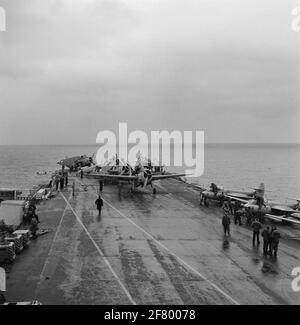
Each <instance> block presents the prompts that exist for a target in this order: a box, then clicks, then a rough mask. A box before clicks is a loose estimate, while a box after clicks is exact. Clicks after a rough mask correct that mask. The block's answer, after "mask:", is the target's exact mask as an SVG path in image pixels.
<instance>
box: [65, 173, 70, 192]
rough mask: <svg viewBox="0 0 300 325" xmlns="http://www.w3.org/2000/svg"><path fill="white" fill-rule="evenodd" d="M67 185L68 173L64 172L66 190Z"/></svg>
mask: <svg viewBox="0 0 300 325" xmlns="http://www.w3.org/2000/svg"><path fill="white" fill-rule="evenodd" d="M68 183H69V176H68V172H67V171H66V172H65V186H66V188H67V187H68Z"/></svg>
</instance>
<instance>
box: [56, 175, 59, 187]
mask: <svg viewBox="0 0 300 325" xmlns="http://www.w3.org/2000/svg"><path fill="white" fill-rule="evenodd" d="M58 185H59V176H58V175H56V176H55V189H56V191H58Z"/></svg>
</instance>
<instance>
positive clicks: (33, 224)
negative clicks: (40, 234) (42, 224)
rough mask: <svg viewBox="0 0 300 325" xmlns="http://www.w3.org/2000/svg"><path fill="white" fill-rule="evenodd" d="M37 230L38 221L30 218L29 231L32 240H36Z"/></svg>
mask: <svg viewBox="0 0 300 325" xmlns="http://www.w3.org/2000/svg"><path fill="white" fill-rule="evenodd" d="M38 230H39V228H38V221H37V219H36V217H33V218H31V225H30V231H31V234H32V239H37V234H36V233H37V231H38Z"/></svg>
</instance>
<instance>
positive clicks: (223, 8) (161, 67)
mask: <svg viewBox="0 0 300 325" xmlns="http://www.w3.org/2000/svg"><path fill="white" fill-rule="evenodd" d="M3 6H4V7H5V8H6V11H7V16H8V17H7V18H8V26H7V27H8V28H7V32H6V33H5V34H0V95H1V104H0V105H1V108H0V109H1V114H2V117H3V119H1V121H0V142H3V143H6V142H7V143H13V142H17V143H18V142H22V143H34V142H35V143H36V142H39V141H40V140H39V138H38V137H36V136H35V135H36V134H43V140H42V142H45V143H68V142H70V143H87V142H90V143H94V142H95V136H96V134H97V133H98V131H99V130H100V129H103V128H107V129H112V130H114V129H116V128H117V126H118V122H119V121H125V122H128V123H129V127H132V129H136V128H139V129H144V130H145V131H149V130H155V129H162V128H165V129H169V130H172V129H182V130H183V129H185V130H194V129H196V128H198V129H203V130H204V131H205V132H206V139H208V140H209V141H211V142H219V141H225V142H226V141H228V142H231V141H239V140H241V141H247V142H251V141H254V142H255V141H259V142H260V141H261V142H265V141H300V134H298V131H297V128H296V122H295V117H299V108H298V107H299V95H298V88H299V41H300V36H299V35H296V34H295V33H293V32H291V30H290V20H291V16H290V12H291V8H293V7H292V5H291V4H289V3H288V1H287V2H285V3H283V2H280V3H279V2H278V3H274V1H271V0H265V1H258V0H255V1H254V0H252V1H250V0H247V1H243V3H242V4H241V3H240V2H239V1H237V0H226V1H221V0H218V1H217V0H210V1H205V0H203V1H195V0H188V1H183V0H182V1H180V0H172V1H171V0H162V1H157V0H142V1H140V0H139V1H137V0H126V1H125V0H100V1H93V0H72V1H70V0H47V1H39V0H26V1H20V0H10V1H4V4H3ZM32 119H34V124H33V125H31V124H32V123H31V121H32ZM282 123H284V124H285V125H288V126H290V127H289V128H288V131H287V132H286V133H285V134H284V137H283V138H282V136H279V135H278V133H277V131H276V130H277V129H278V128H279V127H280V126H281V125H282ZM11 125H14V126H15V128H13V129H12V128H11V127H10V126H11ZM29 125H31V126H29ZM241 125H243V127H241ZM54 130H55V132H53V131H54Z"/></svg>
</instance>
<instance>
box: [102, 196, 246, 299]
mask: <svg viewBox="0 0 300 325" xmlns="http://www.w3.org/2000/svg"><path fill="white" fill-rule="evenodd" d="M102 199H103V198H102ZM103 201H104V202H105V203H106V204H107V205H108V206H110V207H111V208H112V209H114V210H115V211H117V212H118V213H119V214H120V215H121V216H122V217H123V218H125V219H126V220H127V221H129V222H130V223H131V224H133V225H134V226H135V227H136V228H138V229H139V230H140V231H142V232H143V233H144V234H145V235H147V236H148V237H150V238H151V239H152V240H153V241H155V242H156V243H157V244H158V245H159V246H161V247H162V248H164V249H165V250H166V251H168V252H169V253H170V254H171V255H173V256H174V257H175V258H176V259H177V260H178V261H179V262H180V263H182V264H183V265H185V266H186V267H187V268H188V269H190V270H191V271H193V272H194V273H195V274H197V275H198V276H199V277H200V278H201V279H202V280H204V281H206V282H207V283H209V284H210V285H211V286H212V287H213V288H214V289H216V290H217V291H218V292H219V293H221V294H222V295H223V296H224V297H225V298H226V299H227V300H229V301H231V302H232V303H233V304H234V305H240V304H239V303H238V302H237V301H236V300H235V299H234V298H232V297H231V296H229V294H227V293H226V292H225V291H224V290H222V289H221V288H219V287H218V286H217V285H216V284H214V283H213V282H212V281H210V280H209V279H207V278H206V277H205V276H204V275H203V274H201V273H200V272H199V271H197V270H195V269H194V268H193V267H192V266H190V265H189V264H187V263H186V262H185V261H184V260H183V259H182V258H180V257H179V256H177V255H176V254H175V253H174V252H172V251H171V250H170V249H169V248H168V247H166V246H165V245H164V244H162V243H161V242H159V241H158V240H157V239H155V238H154V237H153V236H152V235H151V234H149V233H148V232H147V231H146V230H144V229H143V228H142V227H140V226H139V225H137V224H136V223H135V222H134V221H132V220H131V219H130V218H129V217H127V216H126V215H125V214H123V213H122V212H121V211H119V210H118V209H117V208H115V207H114V206H113V205H112V204H110V203H109V202H107V201H106V200H105V199H103Z"/></svg>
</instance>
